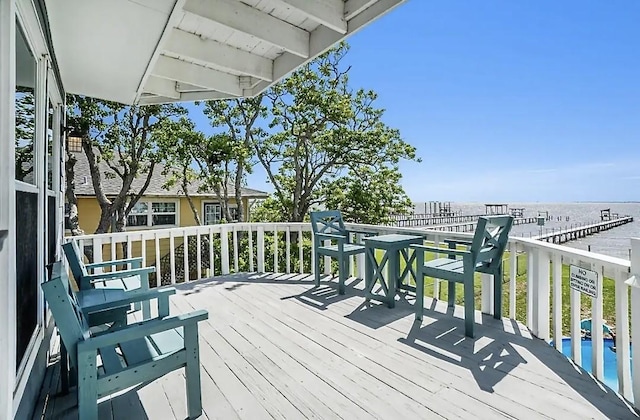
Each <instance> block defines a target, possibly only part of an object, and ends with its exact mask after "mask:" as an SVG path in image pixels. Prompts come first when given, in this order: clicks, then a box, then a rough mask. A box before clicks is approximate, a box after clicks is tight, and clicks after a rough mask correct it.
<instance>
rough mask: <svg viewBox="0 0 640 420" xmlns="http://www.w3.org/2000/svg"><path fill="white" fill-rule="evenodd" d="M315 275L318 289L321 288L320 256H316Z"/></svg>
mask: <svg viewBox="0 0 640 420" xmlns="http://www.w3.org/2000/svg"><path fill="white" fill-rule="evenodd" d="M314 265H315V270H314V272H315V275H316V287H320V254H318V253H316V254H315V264H314Z"/></svg>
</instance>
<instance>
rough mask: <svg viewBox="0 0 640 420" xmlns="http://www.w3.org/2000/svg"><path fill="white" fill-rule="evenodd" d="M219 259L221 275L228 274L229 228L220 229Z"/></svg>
mask: <svg viewBox="0 0 640 420" xmlns="http://www.w3.org/2000/svg"><path fill="white" fill-rule="evenodd" d="M220 254H221V255H220V259H221V269H222V275H223V276H224V275H227V274H229V228H227V227H223V228H222V229H221V230H220Z"/></svg>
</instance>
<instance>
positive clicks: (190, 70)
mask: <svg viewBox="0 0 640 420" xmlns="http://www.w3.org/2000/svg"><path fill="white" fill-rule="evenodd" d="M153 74H154V75H155V76H158V77H163V78H165V79H170V80H175V81H177V82H183V83H188V84H190V85H196V86H202V87H204V88H206V89H210V90H215V91H218V92H223V93H228V94H230V95H235V96H240V95H242V89H241V88H240V81H239V78H238V76H234V75H232V74H229V73H225V72H222V71H218V70H213V69H209V68H206V67H203V66H199V65H197V64H191V63H187V62H186V61H182V60H178V59H176V58H171V57H167V56H165V55H162V56H160V57H159V58H158V62H157V63H156V67H155V68H154V70H153Z"/></svg>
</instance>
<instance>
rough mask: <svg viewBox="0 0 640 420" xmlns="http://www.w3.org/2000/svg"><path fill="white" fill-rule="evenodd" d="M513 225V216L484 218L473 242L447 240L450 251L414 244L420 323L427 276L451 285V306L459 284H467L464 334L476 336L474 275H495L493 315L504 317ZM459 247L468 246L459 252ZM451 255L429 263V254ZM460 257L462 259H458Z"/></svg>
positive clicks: (465, 290) (417, 313) (417, 310)
mask: <svg viewBox="0 0 640 420" xmlns="http://www.w3.org/2000/svg"><path fill="white" fill-rule="evenodd" d="M512 224H513V217H511V216H486V217H480V219H479V220H478V224H477V226H476V230H475V233H474V236H473V241H471V242H468V241H457V240H447V241H446V242H448V243H449V248H448V249H444V248H436V247H430V246H424V245H411V248H413V249H414V251H415V252H417V255H416V265H417V270H416V275H417V279H416V283H417V284H416V304H415V305H416V307H415V312H416V320H421V319H422V315H423V312H424V277H433V278H437V279H443V280H447V281H448V282H449V299H448V303H449V307H453V306H454V304H455V292H456V289H455V286H456V283H462V284H463V285H464V332H465V335H466V336H467V337H472V338H473V337H474V331H473V330H474V324H475V320H474V311H475V302H474V289H473V286H474V274H475V273H476V272H478V273H486V274H492V275H493V279H494V287H493V293H494V297H493V316H494V318H496V319H500V318H501V317H502V254H503V253H504V250H505V248H506V246H507V241H508V240H509V231H510V230H511V225H512ZM458 244H463V245H466V246H467V247H468V249H467V250H459V249H457V245H458ZM427 251H429V252H439V253H442V254H448V255H449V258H437V259H434V260H431V261H425V252H427ZM456 257H460V258H456Z"/></svg>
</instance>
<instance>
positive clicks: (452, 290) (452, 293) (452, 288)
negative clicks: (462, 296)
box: [447, 281, 456, 308]
mask: <svg viewBox="0 0 640 420" xmlns="http://www.w3.org/2000/svg"><path fill="white" fill-rule="evenodd" d="M447 287H448V289H449V290H448V291H449V293H448V297H447V302H448V304H447V305H448V306H449V308H453V307H454V306H455V305H456V282H455V281H448V282H447Z"/></svg>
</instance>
